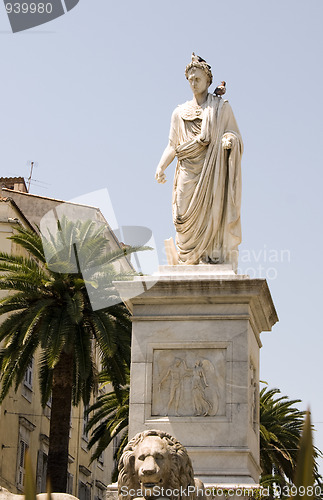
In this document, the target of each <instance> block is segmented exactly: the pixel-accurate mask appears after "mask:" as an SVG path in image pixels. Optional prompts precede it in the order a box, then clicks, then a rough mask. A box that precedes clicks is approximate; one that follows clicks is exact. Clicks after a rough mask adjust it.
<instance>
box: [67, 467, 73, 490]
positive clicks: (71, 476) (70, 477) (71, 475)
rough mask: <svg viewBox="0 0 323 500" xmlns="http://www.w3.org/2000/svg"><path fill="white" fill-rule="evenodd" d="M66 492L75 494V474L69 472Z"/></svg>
mask: <svg viewBox="0 0 323 500" xmlns="http://www.w3.org/2000/svg"><path fill="white" fill-rule="evenodd" d="M66 493H68V494H69V495H73V474H70V473H69V472H68V473H67V487H66Z"/></svg>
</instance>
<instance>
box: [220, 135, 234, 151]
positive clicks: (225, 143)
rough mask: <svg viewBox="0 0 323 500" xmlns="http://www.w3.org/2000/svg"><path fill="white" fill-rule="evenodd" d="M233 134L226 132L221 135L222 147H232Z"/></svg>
mask: <svg viewBox="0 0 323 500" xmlns="http://www.w3.org/2000/svg"><path fill="white" fill-rule="evenodd" d="M234 139H235V137H234V135H233V134H231V133H230V132H228V133H227V134H224V136H223V137H222V147H223V149H232V147H233V144H234Z"/></svg>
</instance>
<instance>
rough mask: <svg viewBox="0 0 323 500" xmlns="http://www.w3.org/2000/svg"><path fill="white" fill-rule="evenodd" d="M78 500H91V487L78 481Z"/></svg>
mask: <svg viewBox="0 0 323 500" xmlns="http://www.w3.org/2000/svg"><path fill="white" fill-rule="evenodd" d="M78 497H79V500H91V487H90V485H89V484H88V483H83V481H79V495H78Z"/></svg>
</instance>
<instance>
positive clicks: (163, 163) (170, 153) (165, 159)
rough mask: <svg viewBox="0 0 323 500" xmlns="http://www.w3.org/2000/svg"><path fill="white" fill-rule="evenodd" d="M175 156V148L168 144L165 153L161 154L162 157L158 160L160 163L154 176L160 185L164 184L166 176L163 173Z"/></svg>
mask: <svg viewBox="0 0 323 500" xmlns="http://www.w3.org/2000/svg"><path fill="white" fill-rule="evenodd" d="M175 156H176V151H175V148H174V146H173V145H172V144H170V143H169V144H168V146H167V147H166V149H165V151H164V152H163V154H162V157H161V159H160V162H159V164H158V167H157V170H156V174H155V179H157V181H158V182H159V183H161V184H164V183H165V182H166V175H165V174H164V171H165V170H166V168H167V167H168V165H170V164H171V163H172V161H173V160H174V158H175Z"/></svg>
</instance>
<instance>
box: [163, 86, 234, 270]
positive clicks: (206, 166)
mask: <svg viewBox="0 0 323 500" xmlns="http://www.w3.org/2000/svg"><path fill="white" fill-rule="evenodd" d="M223 136H225V137H228V138H229V139H230V140H231V143H232V147H231V149H230V150H226V149H224V148H223V145H222V138H223ZM169 139H170V143H171V145H172V146H173V147H174V148H175V151H176V156H177V159H178V161H177V166H176V172H175V179H174V188H173V220H174V225H175V229H176V245H177V249H178V255H179V263H182V264H187V265H190V264H198V263H215V264H216V263H219V264H220V263H231V264H232V265H233V268H234V269H235V270H236V268H237V264H238V245H239V244H240V242H241V223H240V205H241V155H242V151H243V144H242V140H241V136H240V132H239V129H238V126H237V123H236V120H235V118H234V115H233V112H232V109H231V107H230V105H229V103H228V101H224V100H223V99H222V98H219V97H216V96H214V95H211V94H208V97H207V100H206V102H205V103H203V104H202V105H201V106H198V105H197V104H196V103H194V102H193V101H189V102H186V103H184V104H182V105H180V106H177V108H176V109H175V111H174V112H173V115H172V120H171V129H170V137H169Z"/></svg>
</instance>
